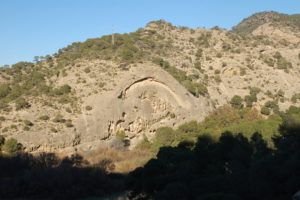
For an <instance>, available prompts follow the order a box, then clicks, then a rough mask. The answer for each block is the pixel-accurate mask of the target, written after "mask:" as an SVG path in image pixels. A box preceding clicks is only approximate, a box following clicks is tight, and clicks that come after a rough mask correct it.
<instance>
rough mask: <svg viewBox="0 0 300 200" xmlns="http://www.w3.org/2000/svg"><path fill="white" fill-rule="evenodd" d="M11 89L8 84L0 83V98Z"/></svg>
mask: <svg viewBox="0 0 300 200" xmlns="http://www.w3.org/2000/svg"><path fill="white" fill-rule="evenodd" d="M10 91H11V88H10V87H9V85H8V84H0V98H4V97H6V96H7V95H8V94H9V93H10Z"/></svg>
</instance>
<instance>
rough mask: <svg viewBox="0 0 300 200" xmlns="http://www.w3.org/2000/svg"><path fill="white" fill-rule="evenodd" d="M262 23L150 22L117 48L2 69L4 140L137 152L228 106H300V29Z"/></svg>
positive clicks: (61, 54)
mask: <svg viewBox="0 0 300 200" xmlns="http://www.w3.org/2000/svg"><path fill="white" fill-rule="evenodd" d="M261 15H262V16H265V17H263V19H265V20H262V21H261V20H259V23H258V24H257V25H255V28H253V27H250V28H248V27H246V28H241V27H242V24H249V23H248V22H247V20H246V21H245V20H244V21H243V22H242V23H241V24H240V25H238V26H237V27H236V28H234V29H233V30H234V31H227V30H222V29H219V28H214V29H212V30H208V29H203V28H197V29H189V28H186V27H175V26H172V25H171V24H170V23H167V22H164V21H155V22H150V23H149V24H148V25H147V26H146V27H145V28H142V29H139V30H137V31H136V32H133V33H130V34H122V35H121V34H115V43H114V44H112V42H111V36H103V37H101V38H95V39H89V40H87V41H85V42H83V43H73V44H72V45H70V46H68V47H66V48H63V49H61V50H59V51H58V53H57V54H54V55H53V56H46V57H45V58H42V59H41V60H39V61H38V62H37V63H26V62H21V63H17V64H15V65H13V66H12V67H11V68H2V69H1V71H0V116H1V120H0V125H1V132H2V133H1V134H2V135H4V136H5V137H14V138H16V139H17V140H18V141H20V142H21V143H22V144H23V145H24V146H25V148H26V150H27V151H56V152H59V151H62V152H74V151H90V150H92V149H95V148H98V147H99V146H101V145H106V144H107V145H109V146H114V145H115V143H116V140H115V138H118V137H122V138H123V139H125V140H126V141H127V142H128V144H127V145H130V147H134V146H135V144H137V142H138V141H139V140H141V139H142V138H145V137H147V138H149V139H151V138H152V137H153V135H154V134H155V130H156V129H157V128H158V127H161V126H175V127H176V126H178V125H180V124H181V123H184V122H187V121H190V120H197V121H199V120H202V119H204V117H205V116H207V115H208V114H209V113H210V112H211V111H212V110H213V109H214V108H217V107H219V106H221V105H224V104H228V103H232V104H233V105H234V104H239V106H244V107H246V106H247V107H256V108H258V109H260V108H262V107H265V108H266V109H268V110H270V112H271V113H272V112H278V110H279V109H281V110H285V109H287V108H288V107H289V106H290V105H299V99H300V91H299V87H300V37H299V30H298V29H297V27H296V26H294V25H293V26H286V24H282V23H277V25H276V26H274V24H272V23H273V22H274V21H276V20H277V19H278V18H280V17H282V15H281V14H278V15H277V14H275V15H274V16H273V15H271V16H270V15H269V14H267V15H265V14H264V13H262V14H261ZM258 18H259V17H258ZM250 21H251V20H250ZM252 21H253V20H252ZM252 21H251V23H252ZM276 22H277V21H276ZM253 23H256V22H253ZM243 29H246V30H247V31H241V30H243ZM248 30H251V31H248ZM289 30H292V31H289ZM270 31H271V32H272V33H274V31H275V32H276V31H277V32H276V34H273V35H272V34H269V33H268V32H270ZM278 34H279V35H280V37H278ZM235 95H238V96H241V99H242V102H234V101H232V97H234V96H235ZM265 114H266V113H265Z"/></svg>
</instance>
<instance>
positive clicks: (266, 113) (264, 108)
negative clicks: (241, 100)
mask: <svg viewBox="0 0 300 200" xmlns="http://www.w3.org/2000/svg"><path fill="white" fill-rule="evenodd" d="M260 113H261V114H263V115H270V113H271V111H270V109H269V108H267V107H265V106H264V107H262V108H261V110H260Z"/></svg>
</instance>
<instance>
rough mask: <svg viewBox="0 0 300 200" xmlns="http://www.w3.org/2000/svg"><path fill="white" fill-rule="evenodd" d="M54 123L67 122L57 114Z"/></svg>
mask: <svg viewBox="0 0 300 200" xmlns="http://www.w3.org/2000/svg"><path fill="white" fill-rule="evenodd" d="M53 122H56V123H65V122H66V120H65V119H64V116H62V115H61V114H57V115H56V116H55V118H54V119H53Z"/></svg>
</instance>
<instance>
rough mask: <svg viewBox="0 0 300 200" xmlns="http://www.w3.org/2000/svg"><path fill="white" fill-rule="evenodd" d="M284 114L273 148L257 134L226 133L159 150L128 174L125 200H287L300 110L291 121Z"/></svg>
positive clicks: (293, 186) (293, 181)
mask: <svg viewBox="0 0 300 200" xmlns="http://www.w3.org/2000/svg"><path fill="white" fill-rule="evenodd" d="M288 113H289V114H287V115H286V116H285V117H287V116H288V117H287V118H289V119H288V120H287V119H286V120H285V122H284V124H283V125H282V126H281V128H280V135H277V136H274V137H273V138H272V142H273V144H274V147H269V146H268V144H267V143H268V142H267V141H266V140H264V139H263V137H262V135H261V134H259V133H254V134H253V135H252V136H251V137H250V139H249V138H247V137H245V136H243V135H242V134H232V133H231V132H224V133H222V134H221V136H220V138H219V139H218V140H215V139H214V138H213V137H211V136H210V135H202V136H200V137H199V138H198V140H197V141H196V142H191V141H183V142H181V143H180V144H179V145H178V146H176V147H162V148H161V149H160V150H159V152H158V154H157V158H154V159H152V160H150V161H149V162H148V163H147V164H146V165H145V166H144V167H141V168H138V169H136V170H135V171H133V172H132V173H130V174H129V176H128V178H127V180H126V186H127V189H128V190H129V191H130V193H129V196H130V198H131V199H201V200H212V199H215V200H225V199H228V200H229V199H230V200H239V199H240V200H248V199H249V200H253V199H265V200H271V199H272V200H286V199H292V196H293V195H294V194H295V193H296V192H297V191H298V190H299V187H300V179H299V178H298V177H299V176H300V173H299V172H300V171H299V169H300V153H299V152H300V126H299V119H300V118H299V110H297V114H296V115H297V117H296V118H295V110H293V111H292V110H290V111H289V112H288ZM292 113H293V114H292ZM295 121H298V123H295Z"/></svg>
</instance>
